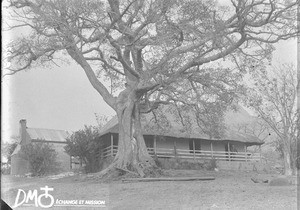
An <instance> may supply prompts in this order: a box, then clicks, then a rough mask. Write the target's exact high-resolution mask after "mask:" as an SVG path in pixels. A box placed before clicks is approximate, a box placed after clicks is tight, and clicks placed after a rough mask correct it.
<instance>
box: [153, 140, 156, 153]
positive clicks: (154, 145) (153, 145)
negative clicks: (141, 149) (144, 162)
mask: <svg viewBox="0 0 300 210" xmlns="http://www.w3.org/2000/svg"><path fill="white" fill-rule="evenodd" d="M153 144H154V145H153V146H154V154H155V155H156V136H154V143H153Z"/></svg>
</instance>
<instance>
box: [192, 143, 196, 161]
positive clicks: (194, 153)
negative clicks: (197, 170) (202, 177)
mask: <svg viewBox="0 0 300 210" xmlns="http://www.w3.org/2000/svg"><path fill="white" fill-rule="evenodd" d="M193 154H194V162H195V161H196V157H195V139H193Z"/></svg>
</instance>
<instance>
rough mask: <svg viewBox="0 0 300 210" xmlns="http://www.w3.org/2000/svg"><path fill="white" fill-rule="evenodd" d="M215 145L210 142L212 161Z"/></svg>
mask: <svg viewBox="0 0 300 210" xmlns="http://www.w3.org/2000/svg"><path fill="white" fill-rule="evenodd" d="M213 151H214V150H213V143H212V142H210V153H211V159H213V157H214V153H213Z"/></svg>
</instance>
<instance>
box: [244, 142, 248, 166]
mask: <svg viewBox="0 0 300 210" xmlns="http://www.w3.org/2000/svg"><path fill="white" fill-rule="evenodd" d="M244 148H245V161H246V162H247V146H246V144H245V145H244Z"/></svg>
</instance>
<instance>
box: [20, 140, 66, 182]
mask: <svg viewBox="0 0 300 210" xmlns="http://www.w3.org/2000/svg"><path fill="white" fill-rule="evenodd" d="M20 155H21V156H22V157H23V158H24V159H25V160H27V161H29V164H30V172H31V173H32V175H33V176H43V175H48V174H53V173H56V172H58V171H59V169H60V165H59V163H58V162H57V152H56V151H55V150H54V149H53V146H52V145H51V144H49V143H43V142H32V143H30V144H26V145H23V146H22V147H21V153H20Z"/></svg>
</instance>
